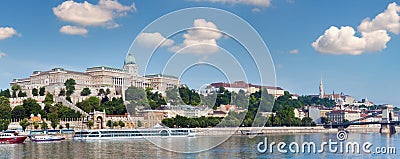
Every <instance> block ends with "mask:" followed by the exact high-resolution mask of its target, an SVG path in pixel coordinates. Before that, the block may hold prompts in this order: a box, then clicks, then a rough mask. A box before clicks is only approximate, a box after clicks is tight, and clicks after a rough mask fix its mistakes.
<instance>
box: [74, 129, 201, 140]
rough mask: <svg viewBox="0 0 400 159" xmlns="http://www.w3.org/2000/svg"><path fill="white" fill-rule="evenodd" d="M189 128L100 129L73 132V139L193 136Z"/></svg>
mask: <svg viewBox="0 0 400 159" xmlns="http://www.w3.org/2000/svg"><path fill="white" fill-rule="evenodd" d="M195 135H196V134H195V133H192V132H191V130H190V129H101V130H83V131H78V132H75V134H74V137H73V139H74V140H101V139H140V138H151V137H194V136H195Z"/></svg>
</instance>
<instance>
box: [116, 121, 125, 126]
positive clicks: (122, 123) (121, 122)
mask: <svg viewBox="0 0 400 159" xmlns="http://www.w3.org/2000/svg"><path fill="white" fill-rule="evenodd" d="M118 125H119V126H120V127H121V128H123V127H125V123H124V122H123V121H121V120H120V121H118Z"/></svg>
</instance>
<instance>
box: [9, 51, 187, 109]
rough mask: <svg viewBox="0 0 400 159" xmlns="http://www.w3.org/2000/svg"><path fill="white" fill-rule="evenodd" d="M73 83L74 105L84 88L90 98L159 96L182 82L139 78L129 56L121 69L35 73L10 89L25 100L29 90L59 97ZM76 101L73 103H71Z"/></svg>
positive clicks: (169, 78) (168, 78) (157, 76)
mask: <svg viewBox="0 0 400 159" xmlns="http://www.w3.org/2000/svg"><path fill="white" fill-rule="evenodd" d="M71 78H72V79H74V80H75V82H76V85H75V93H74V94H73V95H72V96H71V99H72V101H73V102H77V101H78V100H77V99H80V92H81V91H82V89H83V88H89V89H90V90H91V93H92V94H91V95H97V94H98V93H99V91H100V90H101V89H103V90H107V89H109V90H110V96H111V97H121V96H122V97H124V92H125V90H126V89H128V87H130V86H135V87H139V88H147V87H150V88H153V90H155V91H159V92H161V93H163V92H165V90H166V89H167V88H169V87H174V86H178V87H179V86H180V84H181V82H180V80H179V79H178V78H177V77H174V76H167V75H162V74H155V75H145V76H140V75H139V74H138V66H137V65H136V60H135V58H134V56H133V55H132V54H130V53H129V54H128V55H127V57H126V58H125V61H124V66H123V68H112V67H106V66H96V67H90V68H87V69H86V71H85V72H76V71H70V70H65V69H63V68H53V69H51V70H48V71H34V72H33V73H32V74H31V75H30V76H29V77H28V78H22V79H14V80H13V81H12V82H10V87H11V86H12V85H15V84H18V85H20V86H21V88H22V91H23V92H26V94H27V96H28V97H32V96H33V95H32V89H34V88H36V89H39V88H41V87H45V90H46V92H50V93H52V94H54V95H56V96H57V95H58V94H59V92H60V91H61V90H62V89H65V86H64V83H65V81H66V80H68V79H71ZM74 98H75V100H74Z"/></svg>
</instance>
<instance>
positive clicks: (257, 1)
mask: <svg viewBox="0 0 400 159" xmlns="http://www.w3.org/2000/svg"><path fill="white" fill-rule="evenodd" d="M192 1H196V2H213V3H217V2H219V3H227V4H233V5H235V4H244V5H252V6H257V7H269V6H271V0H192Z"/></svg>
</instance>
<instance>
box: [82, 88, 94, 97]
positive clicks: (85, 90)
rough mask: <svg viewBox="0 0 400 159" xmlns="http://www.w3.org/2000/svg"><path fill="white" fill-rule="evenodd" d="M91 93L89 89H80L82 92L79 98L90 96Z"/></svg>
mask: <svg viewBox="0 0 400 159" xmlns="http://www.w3.org/2000/svg"><path fill="white" fill-rule="evenodd" d="M91 93H92V92H91V91H90V89H89V88H87V87H86V88H83V89H82V91H81V96H88V95H90V94H91Z"/></svg>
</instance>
